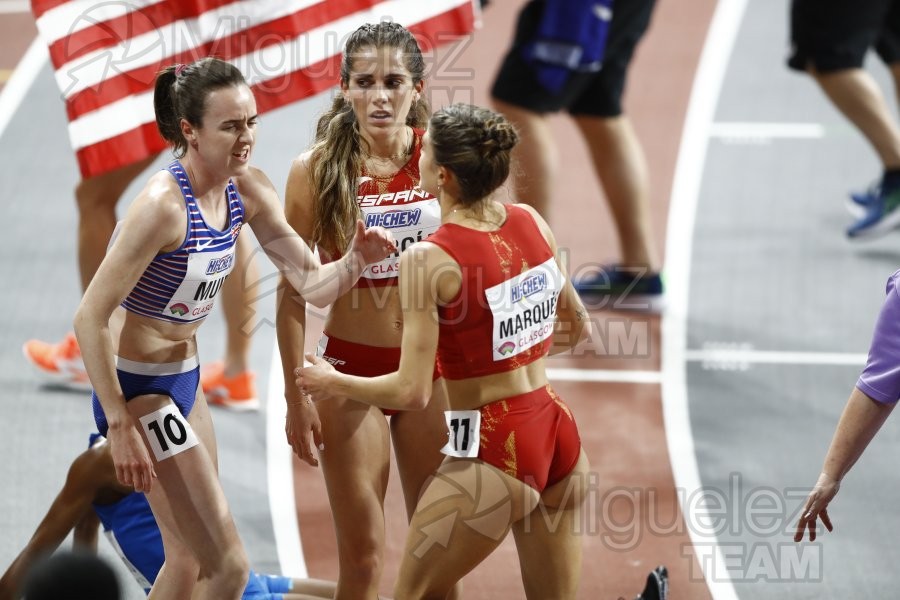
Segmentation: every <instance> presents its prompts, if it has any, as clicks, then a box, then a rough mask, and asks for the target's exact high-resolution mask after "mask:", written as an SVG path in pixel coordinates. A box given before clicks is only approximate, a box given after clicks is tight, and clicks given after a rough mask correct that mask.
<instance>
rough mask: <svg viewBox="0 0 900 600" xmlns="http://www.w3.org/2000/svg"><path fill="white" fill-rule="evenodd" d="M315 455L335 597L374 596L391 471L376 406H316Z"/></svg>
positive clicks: (349, 403)
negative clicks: (333, 546) (334, 560)
mask: <svg viewBox="0 0 900 600" xmlns="http://www.w3.org/2000/svg"><path fill="white" fill-rule="evenodd" d="M317 408H318V410H319V418H320V419H321V421H322V437H323V441H324V444H325V450H324V451H323V452H322V453H321V455H320V463H321V465H322V472H323V473H324V475H325V485H326V487H327V489H328V499H329V501H330V503H331V512H332V517H333V519H334V528H335V532H336V534H337V546H338V562H339V567H340V571H339V574H338V582H337V591H336V592H335V596H334V597H335V598H336V599H342V598H352V599H354V600H359V599H365V600H369V599H372V598H375V597H376V596H377V594H378V584H379V580H380V578H381V571H382V569H383V564H384V563H383V554H384V495H385V493H386V491H387V482H388V473H389V469H390V447H389V445H388V443H389V442H388V437H389V433H388V425H387V421H386V419H385V417H384V415H383V414H382V413H381V411H380V410H378V409H377V408H373V407H370V406H368V405H365V404H361V403H359V402H354V401H352V400H346V401H337V400H334V401H328V402H320V403H319V404H317Z"/></svg>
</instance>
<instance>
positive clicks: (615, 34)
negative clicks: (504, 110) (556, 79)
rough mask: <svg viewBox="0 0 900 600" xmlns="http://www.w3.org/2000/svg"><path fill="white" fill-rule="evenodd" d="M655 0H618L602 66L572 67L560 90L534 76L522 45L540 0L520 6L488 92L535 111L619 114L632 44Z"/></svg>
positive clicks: (537, 14) (532, 31)
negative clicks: (589, 69) (510, 41)
mask: <svg viewBox="0 0 900 600" xmlns="http://www.w3.org/2000/svg"><path fill="white" fill-rule="evenodd" d="M655 3H656V0H616V1H615V3H614V4H613V18H612V22H611V23H610V26H609V37H608V39H607V43H606V52H605V54H604V56H603V68H602V69H601V70H600V71H598V72H596V73H573V74H572V75H571V76H570V77H569V79H568V81H567V82H566V84H565V86H564V87H563V89H562V91H561V92H560V93H559V94H553V93H552V92H549V91H547V90H546V89H545V88H543V87H542V86H541V85H540V84H539V83H538V81H537V78H536V77H535V75H534V72H533V71H532V67H531V65H530V64H529V63H528V62H527V61H526V60H525V59H524V58H523V56H522V49H523V47H524V46H525V44H527V43H528V42H530V41H532V40H533V39H534V37H535V34H536V32H537V30H538V26H539V23H540V18H541V14H542V12H543V10H544V0H532V1H531V2H529V3H528V4H526V5H525V6H524V7H523V8H522V12H521V13H519V20H518V23H517V25H516V35H515V39H514V40H513V44H512V47H511V48H510V50H509V52H508V53H507V55H506V58H505V59H504V61H503V64H502V65H501V66H500V72H499V73H497V78H496V80H495V81H494V86H493V88H492V89H491V95H492V96H493V97H494V98H496V99H497V100H501V101H503V102H506V103H508V104H513V105H515V106H520V107H522V108H525V109H528V110H531V111H534V112H537V113H551V112H557V111H560V110H563V109H566V110H567V111H569V112H570V113H571V114H573V115H588V116H595V117H616V116H618V115H620V114H622V92H623V91H624V89H625V76H626V74H627V71H628V64H629V63H630V62H631V57H632V55H633V54H634V48H635V46H637V43H638V41H639V40H640V39H641V37H642V36H643V35H644V32H645V31H647V26H648V25H649V24H650V15H651V13H652V12H653V6H654V4H655Z"/></svg>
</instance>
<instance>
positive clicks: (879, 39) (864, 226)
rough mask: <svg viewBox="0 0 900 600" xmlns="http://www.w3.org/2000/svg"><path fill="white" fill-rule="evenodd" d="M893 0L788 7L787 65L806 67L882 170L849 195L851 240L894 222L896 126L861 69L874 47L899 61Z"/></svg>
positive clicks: (898, 214)
mask: <svg viewBox="0 0 900 600" xmlns="http://www.w3.org/2000/svg"><path fill="white" fill-rule="evenodd" d="M895 4H897V2H896V0H866V1H865V2H860V3H858V4H853V5H852V6H850V5H849V4H848V3H846V2H841V1H840V0H824V1H823V0H794V1H793V3H792V5H791V41H792V47H793V52H792V54H791V56H790V58H789V60H788V65H789V66H790V67H791V68H792V69H795V70H799V71H805V72H807V73H809V74H810V75H811V76H812V77H813V79H815V81H816V83H817V84H818V85H819V87H820V88H821V89H822V91H823V92H824V93H825V95H826V97H827V98H828V99H829V100H830V101H831V103H832V104H833V105H834V107H835V108H837V109H838V110H839V111H840V112H841V114H843V115H844V116H845V117H846V118H847V120H849V121H850V123H851V124H852V125H853V126H854V127H856V129H858V130H859V132H860V133H861V134H862V135H863V136H864V137H865V138H866V140H867V141H868V142H869V144H871V146H872V148H873V149H874V150H875V153H876V154H877V155H878V159H879V161H880V162H881V165H882V169H883V174H882V177H881V179H880V181H879V182H878V184H877V185H875V186H873V188H872V189H870V190H869V191H868V192H867V193H865V194H852V195H851V198H852V200H853V203H851V204H850V208H851V210H853V212H854V214H855V215H856V216H857V217H858V219H857V221H856V222H855V223H853V224H852V225H851V226H850V227H849V228H848V229H847V235H848V236H849V237H851V238H862V237H867V236H875V235H881V234H884V233H887V232H888V231H890V230H892V229H894V228H896V227H897V226H900V210H898V207H900V127H898V124H897V122H896V120H895V118H894V116H893V115H892V114H891V111H890V109H889V107H888V104H887V100H886V98H885V96H884V94H883V93H882V91H881V89H880V88H879V86H878V83H877V82H876V81H875V79H874V78H873V77H872V76H871V75H870V74H869V73H868V72H867V71H865V70H864V69H863V68H862V65H863V61H864V58H865V55H866V53H867V52H868V50H869V48H871V47H873V46H874V47H875V48H876V49H877V50H878V53H879V54H880V55H881V57H882V59H883V60H884V61H885V62H886V63H887V64H888V65H889V66H890V67H891V73H892V75H894V77H895V86H896V77H897V75H896V74H895V67H894V66H893V65H895V64H896V63H897V62H898V61H900V7H897V8H895V7H894V5H895Z"/></svg>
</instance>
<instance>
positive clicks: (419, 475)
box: [391, 380, 462, 600]
mask: <svg viewBox="0 0 900 600" xmlns="http://www.w3.org/2000/svg"><path fill="white" fill-rule="evenodd" d="M431 389H432V393H431V400H430V401H429V402H428V406H426V407H425V410H422V411H414V412H401V413H398V414H396V415H394V416H393V417H391V440H392V441H393V443H394V456H395V457H397V473H398V474H399V475H400V484H401V485H402V486H403V499H404V501H405V502H406V518H407V520H409V519H412V516H413V513H414V512H415V510H416V504H417V503H418V502H419V497H420V496H421V495H422V493H423V492H424V491H425V485H426V483H427V482H428V480H429V478H430V477H431V476H432V475H433V474H434V472H435V471H437V469H438V467H440V465H441V463H442V462H443V460H444V455H443V454H441V448H443V447H444V444H446V443H447V423H446V421H445V420H444V411H445V410H447V409H448V405H447V396H446V394H445V392H444V386H443V384H442V383H441V380H438V381H436V382H435V383H434V385H433V386H432V388H431ZM460 597H462V582H459V583H458V584H457V585H456V587H455V588H454V589H453V591H452V592H451V593H450V594H449V595H448V596H447V600H453V599H455V598H460Z"/></svg>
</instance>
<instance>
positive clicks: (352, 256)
mask: <svg viewBox="0 0 900 600" xmlns="http://www.w3.org/2000/svg"><path fill="white" fill-rule="evenodd" d="M236 183H237V185H238V189H239V191H240V193H241V196H242V197H243V198H244V200H245V206H247V205H248V204H250V205H251V207H250V208H249V209H248V211H247V215H248V217H247V222H248V224H250V226H251V227H252V228H253V233H255V234H256V239H257V240H259V243H260V245H261V246H262V249H263V250H264V251H265V253H266V255H267V256H268V257H269V258H270V259H271V260H272V262H273V263H275V265H276V266H278V267H279V269H280V270H281V274H282V276H283V277H285V278H286V279H287V280H288V281H289V282H290V283H291V285H292V286H293V287H294V289H296V290H297V291H298V292H299V293H300V295H302V296H303V298H304V299H305V300H306V301H308V302H309V303H311V304H313V305H315V306H318V307H320V308H321V307H324V306H327V305H328V304H330V303H332V302H334V301H335V300H336V299H337V298H338V297H339V296H341V295H343V294H344V292H346V291H347V290H349V289H350V288H351V287H352V286H353V284H354V283H355V282H356V280H357V279H359V276H360V275H361V274H362V272H363V269H365V267H366V265H368V264H371V263H373V262H378V261H379V260H382V259H384V258H385V257H386V256H388V255H389V254H390V253H392V252H394V250H396V248H395V246H394V242H393V238H392V237H391V235H390V234H389V233H388V232H387V231H386V230H385V229H383V228H381V227H371V228H369V229H368V230H366V229H365V227H364V226H363V223H362V221H357V223H356V233H355V235H354V237H353V242H352V244H351V246H350V248H349V249H348V251H347V253H346V254H345V255H344V256H343V257H342V258H341V259H340V260H338V261H335V262H333V263H329V264H327V265H322V264H321V263H320V262H319V260H318V259H317V258H316V257H315V255H314V254H313V253H312V252H311V251H310V249H309V247H308V246H307V245H306V243H305V242H304V241H303V240H302V239H300V237H299V236H298V235H297V234H296V233H295V232H294V230H293V229H291V226H290V225H288V222H287V221H286V220H285V216H284V211H283V209H282V208H281V203H280V202H279V200H278V194H277V193H276V192H275V188H274V187H273V186H272V182H271V181H269V179H268V177H266V176H265V174H263V173H262V171H260V170H259V169H252V170H251V171H250V173H249V174H247V175H244V176H242V177H240V178H238V179H237V180H236Z"/></svg>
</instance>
